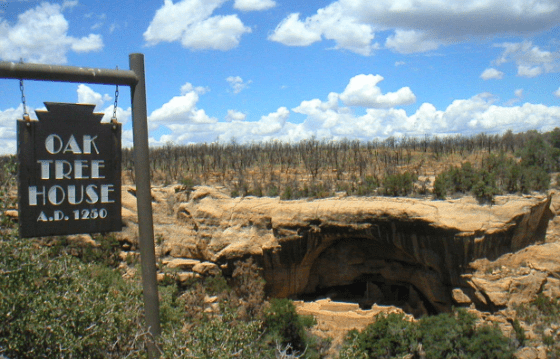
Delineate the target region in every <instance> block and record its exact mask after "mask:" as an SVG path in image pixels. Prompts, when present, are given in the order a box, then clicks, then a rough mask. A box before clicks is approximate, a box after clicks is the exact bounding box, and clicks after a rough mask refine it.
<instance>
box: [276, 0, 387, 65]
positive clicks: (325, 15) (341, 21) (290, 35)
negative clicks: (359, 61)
mask: <svg viewBox="0 0 560 359" xmlns="http://www.w3.org/2000/svg"><path fill="white" fill-rule="evenodd" d="M342 10H343V9H342V8H341V6H340V5H339V4H338V3H333V4H331V5H330V6H328V7H326V8H323V9H319V10H318V11H317V14H316V15H313V16H311V17H308V18H306V19H305V21H301V20H300V19H299V14H298V13H294V14H290V15H289V16H288V17H286V18H285V19H284V20H283V21H282V22H281V23H280V24H279V25H278V26H277V27H276V29H275V30H274V32H273V33H272V34H271V35H270V36H269V40H272V41H276V42H280V43H282V44H284V45H289V46H308V45H311V44H312V43H314V42H317V41H321V39H322V38H323V37H324V38H325V39H327V40H333V41H334V42H335V44H336V45H335V47H334V48H335V49H344V50H349V51H352V52H355V53H357V54H360V55H365V56H367V55H370V54H371V53H372V52H373V50H375V49H377V48H379V45H378V44H377V43H375V44H372V40H373V39H374V37H375V36H374V29H373V27H372V26H371V25H369V24H365V23H360V22H359V21H357V20H356V18H355V17H353V16H347V15H345V14H344V12H343V11H342Z"/></svg>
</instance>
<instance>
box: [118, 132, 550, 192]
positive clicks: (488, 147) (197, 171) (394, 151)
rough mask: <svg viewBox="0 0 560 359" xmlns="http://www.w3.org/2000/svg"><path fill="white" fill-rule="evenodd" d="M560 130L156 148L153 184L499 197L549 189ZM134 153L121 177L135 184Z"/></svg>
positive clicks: (125, 162) (233, 189) (126, 158)
mask: <svg viewBox="0 0 560 359" xmlns="http://www.w3.org/2000/svg"><path fill="white" fill-rule="evenodd" d="M559 154H560V129H558V128H557V129H554V130H553V131H551V132H547V133H539V132H536V131H529V132H525V133H519V134H513V133H512V132H511V131H510V132H506V133H505V134H504V135H485V134H479V135H477V136H474V137H463V136H455V137H445V138H438V137H434V138H428V137H426V138H423V139H417V138H407V137H404V138H400V139H396V138H388V139H386V140H384V141H369V142H365V143H364V142H359V141H344V140H343V141H338V142H334V141H331V142H324V141H317V140H315V139H311V140H305V141H301V142H299V143H295V144H287V143H281V142H269V143H260V144H250V145H239V144H236V143H235V142H232V143H229V144H220V143H212V144H197V145H188V146H172V145H168V146H165V147H162V148H157V149H152V151H151V153H150V162H151V177H152V181H153V182H154V183H159V184H171V183H182V184H184V185H186V186H191V187H192V186H193V185H200V184H204V185H219V186H225V187H226V188H229V190H230V192H231V195H232V196H233V197H236V196H249V195H253V196H280V197H281V198H282V199H286V200H288V199H297V198H323V197H329V196H334V195H335V194H336V193H340V192H342V193H346V194H348V195H358V196H370V195H383V196H433V197H435V198H437V199H443V198H446V197H449V196H455V195H463V194H472V195H474V196H475V197H477V198H478V199H479V200H480V201H482V202H487V201H491V200H492V198H493V197H494V196H495V195H498V194H507V193H528V192H531V191H544V190H547V189H548V187H549V184H550V179H551V174H552V173H554V172H557V171H559V161H558V157H559ZM133 168H134V166H133V161H132V152H131V151H130V150H125V151H124V153H123V170H124V174H125V176H124V178H125V179H127V180H129V181H132V182H134V171H133Z"/></svg>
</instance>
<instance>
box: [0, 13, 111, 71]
mask: <svg viewBox="0 0 560 359" xmlns="http://www.w3.org/2000/svg"><path fill="white" fill-rule="evenodd" d="M65 4H66V8H68V7H71V6H72V4H73V2H67V3H65ZM63 7H64V6H60V5H57V4H49V3H41V4H40V5H38V6H37V7H35V8H34V9H30V10H27V11H26V12H24V13H23V14H20V15H19V16H18V21H17V23H16V24H15V25H13V26H11V25H10V24H9V23H8V22H7V21H5V20H4V21H2V20H0V58H1V59H2V60H7V61H18V60H19V59H20V58H23V59H25V61H27V62H39V63H49V64H64V63H66V62H67V58H66V54H67V53H68V52H69V51H75V52H91V51H99V50H101V49H102V48H103V40H102V38H101V36H100V35H97V34H90V35H88V36H86V37H83V38H81V39H79V38H75V37H72V36H68V27H69V26H68V22H67V21H66V19H65V18H64V15H63V14H62V10H63Z"/></svg>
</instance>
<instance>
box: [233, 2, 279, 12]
mask: <svg viewBox="0 0 560 359" xmlns="http://www.w3.org/2000/svg"><path fill="white" fill-rule="evenodd" d="M275 6H276V2H275V1H273V0H235V3H234V4H233V7H234V8H235V9H237V10H241V11H262V10H268V9H270V8H273V7H275Z"/></svg>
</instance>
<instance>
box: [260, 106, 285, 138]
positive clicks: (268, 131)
mask: <svg viewBox="0 0 560 359" xmlns="http://www.w3.org/2000/svg"><path fill="white" fill-rule="evenodd" d="M289 117H290V111H289V110H288V109H287V108H286V107H280V108H279V109H278V110H277V111H276V112H273V113H270V114H268V115H266V116H263V117H261V119H260V121H259V122H258V123H257V124H256V126H254V127H253V129H252V130H251V133H252V134H255V135H259V136H264V135H272V134H275V133H277V132H279V131H280V130H281V129H282V128H283V127H284V125H285V124H286V120H287V119H288V118H289Z"/></svg>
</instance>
